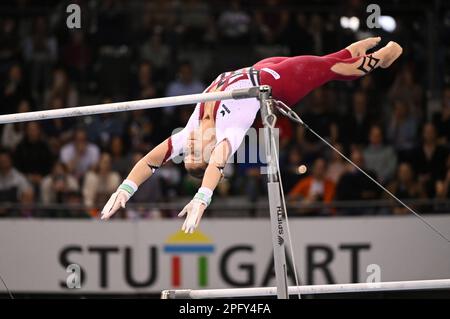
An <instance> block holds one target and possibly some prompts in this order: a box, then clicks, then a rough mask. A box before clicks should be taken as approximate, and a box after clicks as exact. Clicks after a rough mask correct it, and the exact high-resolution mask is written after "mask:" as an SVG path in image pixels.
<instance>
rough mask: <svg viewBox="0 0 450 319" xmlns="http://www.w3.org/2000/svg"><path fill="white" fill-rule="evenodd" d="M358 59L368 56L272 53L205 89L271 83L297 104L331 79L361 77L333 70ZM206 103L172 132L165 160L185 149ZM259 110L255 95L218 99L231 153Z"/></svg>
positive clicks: (220, 125) (219, 132) (218, 121)
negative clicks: (283, 54)
mask: <svg viewBox="0 0 450 319" xmlns="http://www.w3.org/2000/svg"><path fill="white" fill-rule="evenodd" d="M358 59H361V60H362V59H364V60H362V62H363V64H364V61H365V58H364V56H360V57H354V58H352V56H351V53H350V51H348V50H347V49H343V50H341V51H338V52H335V53H333V54H329V55H326V56H312V55H302V56H294V57H272V58H268V59H264V60H261V61H259V62H258V63H256V64H255V65H254V66H253V67H250V68H244V69H240V70H237V71H232V72H226V73H222V74H221V75H219V76H218V77H217V78H216V79H215V80H214V82H213V83H212V84H211V85H210V86H209V87H208V88H207V89H206V90H205V91H204V92H209V91H210V90H212V89H214V90H215V91H217V90H220V91H229V90H234V89H242V88H248V87H252V86H257V85H270V86H271V87H272V95H273V97H274V98H275V99H277V100H281V101H283V102H284V103H286V104H287V105H294V104H296V103H298V102H299V101H300V100H301V99H302V98H303V97H304V96H305V95H307V94H308V93H309V92H311V91H312V90H313V89H315V88H317V87H319V86H321V85H323V84H325V83H326V82H328V81H332V80H354V79H357V78H359V76H344V75H341V74H337V73H335V72H333V71H332V70H331V68H332V67H333V65H335V64H336V63H354V62H356V61H357V60H358ZM204 107H205V105H204V103H198V104H197V106H196V107H195V110H194V112H193V113H192V115H191V117H190V119H189V121H188V123H187V124H186V126H185V128H184V129H183V130H181V131H180V132H178V133H176V134H174V135H172V136H171V138H170V139H169V150H168V152H167V154H166V157H165V160H168V159H171V158H173V157H175V156H177V155H179V154H181V153H182V152H183V149H184V147H185V145H186V141H187V139H188V137H189V134H190V133H191V132H192V131H193V130H195V129H196V128H197V127H198V126H199V124H200V120H201V119H202V116H203V112H204ZM258 110H259V101H258V100H256V99H254V98H253V99H243V100H225V101H217V102H215V104H214V113H213V114H214V118H215V128H216V143H217V144H218V143H220V142H221V141H223V140H224V139H227V140H228V142H229V143H230V146H231V154H230V156H231V155H233V154H234V153H235V152H236V150H237V149H238V148H239V145H240V144H241V142H242V140H243V139H244V136H245V134H246V132H247V130H248V129H249V128H250V127H251V125H252V124H253V121H254V120H255V117H256V114H257V113H258ZM217 144H216V145H217Z"/></svg>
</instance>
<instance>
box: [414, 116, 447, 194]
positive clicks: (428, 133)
mask: <svg viewBox="0 0 450 319" xmlns="http://www.w3.org/2000/svg"><path fill="white" fill-rule="evenodd" d="M447 156H448V150H447V149H446V148H445V147H444V146H442V145H439V144H438V136H437V132H436V127H435V126H434V125H433V124H432V123H426V124H425V126H424V127H423V130H422V143H421V145H420V146H419V147H418V148H416V149H415V150H414V153H413V156H412V158H413V166H414V169H415V170H416V172H417V173H418V175H419V182H420V183H421V184H422V186H423V187H424V188H425V190H426V192H427V194H428V197H434V185H435V183H436V181H437V180H439V179H442V177H443V176H445V173H446V168H445V164H446V160H447Z"/></svg>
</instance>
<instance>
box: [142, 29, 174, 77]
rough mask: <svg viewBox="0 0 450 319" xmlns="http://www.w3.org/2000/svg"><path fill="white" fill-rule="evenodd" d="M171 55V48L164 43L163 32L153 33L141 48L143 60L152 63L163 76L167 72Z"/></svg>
mask: <svg viewBox="0 0 450 319" xmlns="http://www.w3.org/2000/svg"><path fill="white" fill-rule="evenodd" d="M170 54H171V52H170V48H169V47H168V46H167V45H165V44H164V43H163V42H162V37H161V32H153V34H152V36H151V38H150V39H149V40H148V41H147V42H145V43H144V44H143V45H142V47H141V60H144V61H150V62H151V64H152V65H154V66H155V68H156V71H157V73H160V74H161V75H162V74H163V72H165V71H167V68H168V66H169V65H168V64H169V61H170Z"/></svg>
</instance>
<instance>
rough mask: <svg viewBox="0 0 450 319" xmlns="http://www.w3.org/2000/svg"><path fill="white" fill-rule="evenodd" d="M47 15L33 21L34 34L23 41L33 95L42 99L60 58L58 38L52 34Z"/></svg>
mask: <svg viewBox="0 0 450 319" xmlns="http://www.w3.org/2000/svg"><path fill="white" fill-rule="evenodd" d="M48 29H49V28H48V23H47V20H46V17H44V16H39V17H36V18H35V20H34V21H33V29H32V34H31V35H30V36H27V37H26V38H25V39H24V41H23V57H24V59H25V61H26V62H27V64H28V67H29V70H30V73H31V74H30V77H31V89H32V93H33V96H35V97H36V98H38V100H39V101H41V98H42V92H44V89H45V86H46V85H47V83H49V82H50V81H49V74H51V68H52V65H53V63H54V62H55V61H57V59H58V40H57V39H56V37H54V36H52V35H50V33H49V30H48Z"/></svg>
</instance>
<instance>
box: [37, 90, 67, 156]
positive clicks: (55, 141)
mask: <svg viewBox="0 0 450 319" xmlns="http://www.w3.org/2000/svg"><path fill="white" fill-rule="evenodd" d="M64 107H65V105H64V101H63V99H62V98H61V97H59V96H54V97H52V98H51V101H50V105H49V107H48V109H49V110H58V109H62V108H64ZM41 123H42V130H43V132H44V134H45V135H46V137H47V141H48V143H49V144H50V148H51V149H52V152H53V153H54V154H59V151H60V148H61V146H62V145H64V144H66V143H68V142H69V141H70V139H71V138H72V136H73V130H74V124H75V119H74V118H70V117H66V118H55V119H51V120H45V121H42V122H41Z"/></svg>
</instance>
